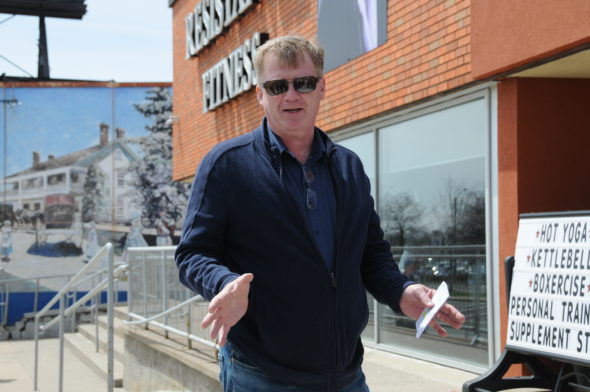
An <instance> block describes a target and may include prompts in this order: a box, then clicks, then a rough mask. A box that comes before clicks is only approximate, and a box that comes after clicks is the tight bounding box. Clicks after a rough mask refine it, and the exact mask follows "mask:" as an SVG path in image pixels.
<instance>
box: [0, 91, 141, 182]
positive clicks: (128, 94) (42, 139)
mask: <svg viewBox="0 0 590 392" xmlns="http://www.w3.org/2000/svg"><path fill="white" fill-rule="evenodd" d="M148 89H149V88H144V87H123V88H115V89H114V90H113V89H111V88H108V87H72V88H16V89H7V91H6V95H7V98H14V99H16V100H18V101H19V102H20V104H18V105H16V106H13V107H8V108H6V122H4V113H3V111H0V124H3V125H4V124H5V125H6V141H7V143H6V145H7V159H6V175H11V174H14V173H16V172H19V171H21V170H24V169H27V168H30V167H31V164H32V151H37V152H39V153H40V155H41V161H45V160H47V156H48V155H49V154H52V155H54V156H55V157H60V156H62V155H65V154H68V153H71V152H74V151H78V150H82V149H85V148H88V147H91V146H94V145H97V144H98V142H99V124H100V123H101V122H104V123H106V124H108V125H109V127H110V131H111V132H110V135H109V138H110V139H111V140H112V138H113V128H116V127H120V128H123V129H125V135H126V137H138V136H144V135H146V130H145V126H146V125H148V124H150V123H151V121H152V120H150V119H149V118H145V117H143V115H142V114H141V113H139V112H138V111H137V110H136V109H135V108H134V106H133V104H138V103H142V102H144V101H145V96H146V91H147V90H148ZM113 107H114V108H115V110H114V112H113ZM3 139H4V138H3ZM3 139H2V140H0V146H2V151H4V150H3V145H4V140H3ZM0 168H1V169H2V170H1V172H2V173H4V170H3V162H0Z"/></svg>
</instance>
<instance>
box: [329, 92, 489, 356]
mask: <svg viewBox="0 0 590 392" xmlns="http://www.w3.org/2000/svg"><path fill="white" fill-rule="evenodd" d="M486 111H487V108H486V100H485V99H484V98H480V99H475V100H472V101H469V102H466V103H460V104H457V105H455V106H450V107H449V106H448V104H447V106H446V107H445V108H443V109H440V110H436V111H431V112H426V111H425V112H422V113H421V114H420V115H416V116H414V117H412V116H406V117H405V118H407V119H406V120H404V121H397V122H396V121H395V119H394V120H391V121H390V122H389V123H390V125H386V126H381V125H379V126H374V127H373V128H372V129H370V130H369V132H367V133H363V134H361V135H358V136H354V137H350V138H345V139H341V140H338V138H337V140H338V143H340V144H341V145H343V146H345V147H347V148H349V149H351V150H353V151H354V152H356V153H357V155H359V157H360V158H361V160H362V162H363V165H364V166H365V171H366V172H367V175H368V177H369V178H370V180H371V192H372V194H373V197H375V195H377V196H376V208H377V211H378V213H379V215H380V217H381V225H382V227H383V230H384V233H385V238H386V239H387V240H388V241H389V242H390V243H391V245H392V252H393V254H394V258H395V260H396V261H397V262H398V265H399V266H400V269H401V270H402V272H403V273H405V274H406V275H408V276H409V277H410V278H411V279H413V280H414V281H416V282H420V283H424V284H426V285H428V286H430V287H434V288H436V287H438V285H439V284H440V283H441V282H442V281H445V282H446V283H447V285H448V286H449V290H450V293H451V299H450V301H451V303H452V304H453V305H455V306H456V307H457V308H459V309H460V310H461V311H462V312H463V313H464V314H465V316H466V318H467V321H466V323H465V325H464V327H463V328H462V329H461V330H454V329H452V328H450V327H449V328H447V330H448V332H449V335H450V336H449V337H448V338H447V339H441V338H439V337H438V335H437V334H436V333H435V332H434V331H433V330H432V329H427V331H426V332H425V334H424V335H423V336H422V338H421V339H416V338H415V322H414V320H411V319H409V318H407V317H405V316H403V315H399V314H394V313H393V312H392V311H391V309H389V307H387V306H386V305H378V309H375V306H374V305H373V299H372V298H371V297H370V296H369V309H370V310H371V313H370V319H369V325H368V326H367V328H366V330H365V332H364V333H363V338H364V339H365V340H368V341H373V342H375V343H378V344H383V345H386V346H390V347H391V348H392V350H393V351H403V352H406V353H408V352H414V353H416V355H417V356H420V357H423V356H424V354H426V356H430V357H440V358H449V359H452V360H453V361H458V362H464V363H469V364H472V365H476V366H477V365H482V366H484V367H486V366H487V365H488V327H487V326H488V320H487V288H486V274H487V271H486V250H487V246H488V245H487V244H486V227H487V226H486V192H487V191H488V190H486V187H485V183H486V182H485V178H486V159H488V157H487V156H486V152H485V151H486V135H487V133H486V132H487V128H486V119H487V112H486ZM376 138H377V142H376V140H375V139H376ZM375 323H377V325H376V326H375Z"/></svg>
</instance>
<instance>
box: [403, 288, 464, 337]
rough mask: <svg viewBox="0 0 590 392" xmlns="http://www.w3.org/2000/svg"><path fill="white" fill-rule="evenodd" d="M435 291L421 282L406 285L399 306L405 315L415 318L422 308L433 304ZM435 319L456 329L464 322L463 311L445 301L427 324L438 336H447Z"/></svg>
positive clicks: (418, 315) (430, 306)
mask: <svg viewBox="0 0 590 392" xmlns="http://www.w3.org/2000/svg"><path fill="white" fill-rule="evenodd" d="M435 293H436V290H434V289H431V288H428V287H426V286H424V285H422V284H413V285H410V286H408V287H406V289H405V290H404V292H403V293H402V298H401V300H400V303H399V305H400V308H401V310H402V312H403V313H404V314H405V315H406V316H408V317H410V318H412V319H414V320H417V319H418V318H419V317H420V315H421V314H422V311H423V310H424V308H432V307H433V306H434V302H432V297H433V296H434V294H435ZM437 319H438V320H440V321H442V322H444V323H447V324H449V325H450V326H451V327H453V328H456V329H459V328H461V326H462V325H463V323H464V322H465V316H464V315H463V313H461V312H459V311H458V310H457V308H455V307H454V306H453V305H449V304H448V303H445V304H444V305H443V306H442V307H441V308H440V310H439V311H438V313H437V315H436V317H433V318H432V321H431V322H430V324H429V325H430V326H431V327H432V328H434V330H435V331H436V332H437V333H438V334H439V335H440V336H447V335H448V333H447V331H446V330H445V329H444V328H443V327H441V325H440V324H439V323H438V321H437Z"/></svg>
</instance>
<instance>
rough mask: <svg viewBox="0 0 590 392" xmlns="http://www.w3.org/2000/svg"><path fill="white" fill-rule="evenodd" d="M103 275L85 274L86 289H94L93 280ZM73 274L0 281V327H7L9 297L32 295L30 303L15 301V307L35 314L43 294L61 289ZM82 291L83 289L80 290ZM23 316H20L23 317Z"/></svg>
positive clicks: (72, 294) (72, 295)
mask: <svg viewBox="0 0 590 392" xmlns="http://www.w3.org/2000/svg"><path fill="white" fill-rule="evenodd" d="M102 273H104V270H100V271H93V272H87V276H86V280H88V286H87V287H94V286H95V280H96V279H98V278H99V275H100V274H102ZM74 275H75V274H61V275H44V276H33V277H27V278H18V277H14V278H8V279H1V280H0V325H8V324H9V322H10V320H9V317H8V316H9V314H10V311H11V305H12V302H11V297H12V296H13V294H15V293H32V297H31V301H32V302H27V301H24V302H23V301H22V300H21V301H17V303H16V304H15V306H18V307H19V308H23V307H24V308H25V309H27V308H28V306H29V305H30V306H31V307H30V312H26V313H36V312H37V310H39V303H43V298H42V297H43V295H42V294H43V293H48V292H53V291H55V292H57V291H58V290H54V289H53V288H52V287H59V288H61V287H63V286H64V284H65V283H67V282H68V281H70V280H71V279H72V277H74ZM82 283H83V282H80V284H79V285H78V287H80V286H82ZM82 290H83V288H82ZM74 296H75V293H73V292H70V293H68V298H69V299H71V298H73V297H74ZM24 315H25V314H22V316H24Z"/></svg>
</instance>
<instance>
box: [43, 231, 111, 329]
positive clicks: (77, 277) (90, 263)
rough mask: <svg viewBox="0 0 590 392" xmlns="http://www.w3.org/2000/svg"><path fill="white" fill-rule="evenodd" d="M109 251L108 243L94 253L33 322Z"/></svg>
mask: <svg viewBox="0 0 590 392" xmlns="http://www.w3.org/2000/svg"><path fill="white" fill-rule="evenodd" d="M110 249H112V244H111V243H110V242H109V243H108V244H106V245H105V246H103V247H102V248H100V250H99V251H98V253H96V255H95V256H94V257H93V258H92V260H90V262H88V264H86V265H85V266H84V268H82V269H81V270H80V271H78V273H77V274H76V275H74V277H73V278H72V279H70V281H69V282H68V283H66V285H65V286H64V287H63V288H62V289H61V290H60V291H59V292H58V293H57V294H55V295H54V296H53V298H51V300H49V302H48V303H47V304H46V305H45V306H44V307H43V309H41V310H40V311H38V312H37V314H36V315H35V320H37V319H39V318H41V317H42V316H43V315H44V314H45V313H47V311H48V310H49V309H50V308H51V307H52V306H53V305H55V303H56V302H57V301H59V300H60V298H61V297H62V296H63V295H64V294H65V293H67V292H68V291H70V289H71V288H72V286H74V283H76V280H78V279H79V278H80V276H82V275H83V274H84V273H85V272H86V271H87V270H88V269H89V268H90V267H91V266H93V265H94V261H95V260H98V259H99V258H101V257H102V255H103V253H105V252H108V251H109V250H110Z"/></svg>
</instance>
